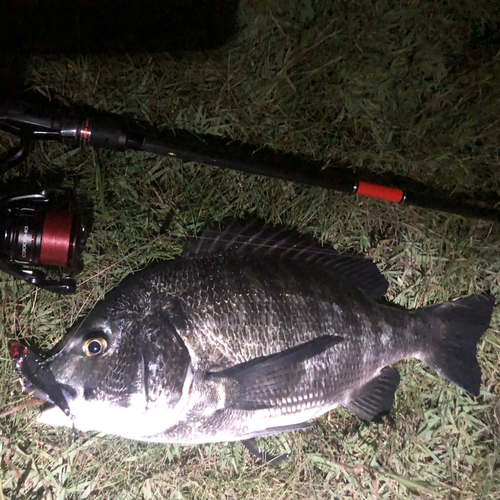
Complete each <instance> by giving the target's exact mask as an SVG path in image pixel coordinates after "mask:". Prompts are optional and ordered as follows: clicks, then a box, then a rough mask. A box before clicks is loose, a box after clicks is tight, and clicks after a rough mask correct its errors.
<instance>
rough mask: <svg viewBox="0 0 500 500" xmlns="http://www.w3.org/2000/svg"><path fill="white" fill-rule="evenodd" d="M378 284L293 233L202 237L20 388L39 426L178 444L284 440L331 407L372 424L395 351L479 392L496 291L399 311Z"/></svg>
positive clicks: (123, 292)
mask: <svg viewBox="0 0 500 500" xmlns="http://www.w3.org/2000/svg"><path fill="white" fill-rule="evenodd" d="M387 288H388V282H387V280H386V279H385V277H384V276H383V275H382V273H381V272H380V270H379V269H378V267H377V265H376V264H375V263H374V262H373V261H372V260H370V259H367V258H365V257H363V256H359V255H346V254H339V253H337V252H336V251H335V250H334V249H333V247H330V246H328V245H325V246H322V245H320V244H319V243H318V242H317V241H314V240H311V239H310V238H308V237H304V236H301V235H300V234H298V233H296V232H295V231H293V230H291V229H286V228H275V227H270V226H265V225H264V226H260V225H258V224H255V223H252V224H247V225H241V224H240V225H236V224H233V225H231V226H230V227H228V228H227V229H226V230H214V229H207V230H205V231H203V232H202V233H201V234H200V235H198V236H197V237H194V238H190V239H189V240H188V241H187V243H186V245H185V248H184V252H183V254H182V255H180V256H178V257H176V258H174V259H172V260H169V261H164V262H162V263H160V264H158V265H156V266H153V267H151V268H148V269H146V270H142V271H140V272H138V273H136V274H134V275H132V276H129V277H127V278H125V279H124V280H123V281H122V282H121V284H119V285H118V286H117V287H116V288H115V289H114V290H112V291H111V292H109V293H108V294H107V295H106V296H105V297H104V299H103V300H102V301H101V302H100V303H98V304H97V305H96V306H95V307H94V308H93V309H92V310H91V311H90V312H89V313H88V314H87V315H86V316H85V317H84V318H83V319H81V320H80V321H79V322H78V323H77V324H75V325H74V326H73V327H72V328H71V329H70V330H69V332H68V333H67V334H66V335H65V337H64V338H63V339H62V341H61V342H60V343H59V344H58V345H56V347H55V348H54V349H53V351H52V352H51V353H49V355H48V356H47V357H46V359H43V360H41V361H39V362H37V366H41V367H42V368H41V370H42V371H41V372H40V373H41V375H42V376H39V377H38V379H37V380H31V385H32V386H35V387H36V385H37V383H39V381H40V379H43V381H45V382H46V385H47V386H48V388H47V387H46V388H45V389H44V390H41V391H39V392H40V393H42V394H43V392H45V393H46V394H48V395H49V396H50V395H52V399H55V400H56V401H55V403H56V404H53V405H51V406H50V407H49V408H47V409H45V410H44V411H43V412H42V413H41V414H40V416H39V417H38V421H39V422H40V423H43V424H47V425H52V426H60V425H62V426H67V427H72V428H75V429H78V430H81V431H100V432H103V433H106V434H112V435H118V436H122V437H125V438H129V439H134V440H140V441H146V442H158V443H181V444H201V443H213V442H227V441H243V442H249V440H252V439H255V438H259V437H262V436H268V435H272V434H277V433H281V432H292V431H298V430H302V429H306V428H308V427H310V425H311V422H312V421H313V420H314V419H316V418H318V417H320V416H321V415H323V414H325V413H327V412H329V411H331V410H334V409H335V408H338V407H341V408H344V409H347V410H349V411H351V412H353V413H355V414H356V415H357V416H358V417H360V418H361V419H363V420H366V421H374V420H378V419H380V418H381V416H383V415H385V414H387V413H389V412H390V410H391V408H392V406H393V403H394V397H395V392H396V389H397V388H398V385H399V382H400V375H399V373H398V371H397V370H396V369H395V368H393V367H391V365H393V364H394V363H397V362H399V361H401V360H405V359H409V358H416V359H418V360H420V361H421V362H423V363H424V364H425V365H426V366H427V367H429V368H430V369H431V370H433V371H435V372H437V373H438V374H439V375H441V376H442V377H444V378H445V379H447V380H449V381H451V382H453V383H454V384H456V385H457V386H459V387H460V388H462V389H464V390H465V391H467V392H468V393H470V394H471V395H473V396H477V395H479V393H480V387H481V369H480V366H479V364H478V361H477V358H476V349H477V343H478V341H479V339H480V338H481V336H482V335H483V334H484V333H485V331H486V330H487V329H488V327H489V324H490V321H491V315H492V310H493V307H494V302H495V299H494V297H493V296H491V295H489V294H482V295H471V296H468V297H465V298H459V299H457V300H454V301H451V302H447V303H443V304H438V305H431V306H426V307H422V308H417V309H413V310H407V309H404V308H401V307H396V306H395V305H394V304H390V303H388V302H387V301H386V300H385V299H383V296H384V295H385V294H386V292H387ZM24 375H26V376H28V377H30V373H29V372H28V373H25V374H24ZM48 399H50V398H48Z"/></svg>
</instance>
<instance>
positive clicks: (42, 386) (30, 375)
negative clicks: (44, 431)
mask: <svg viewBox="0 0 500 500" xmlns="http://www.w3.org/2000/svg"><path fill="white" fill-rule="evenodd" d="M9 354H10V356H11V358H12V359H13V360H14V362H15V371H16V373H17V374H18V376H19V381H20V383H21V387H22V389H23V392H24V393H27V394H32V395H33V396H34V397H36V398H38V399H41V400H42V401H46V402H47V403H49V404H51V405H53V406H54V407H58V408H60V409H61V410H62V411H63V413H64V414H65V415H66V416H67V417H69V416H71V411H70V407H69V402H70V401H72V400H74V399H75V398H76V397H77V394H78V391H77V390H76V389H75V388H73V387H71V386H69V385H66V384H60V383H59V382H57V380H56V379H55V377H54V374H53V373H52V371H51V370H50V366H49V363H48V361H49V360H42V359H41V358H40V357H38V356H37V355H36V354H35V353H34V352H33V351H32V350H31V349H29V348H28V347H26V346H23V345H22V344H20V343H18V342H10V344H9Z"/></svg>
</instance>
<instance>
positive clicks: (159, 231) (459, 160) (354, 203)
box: [0, 0, 500, 500]
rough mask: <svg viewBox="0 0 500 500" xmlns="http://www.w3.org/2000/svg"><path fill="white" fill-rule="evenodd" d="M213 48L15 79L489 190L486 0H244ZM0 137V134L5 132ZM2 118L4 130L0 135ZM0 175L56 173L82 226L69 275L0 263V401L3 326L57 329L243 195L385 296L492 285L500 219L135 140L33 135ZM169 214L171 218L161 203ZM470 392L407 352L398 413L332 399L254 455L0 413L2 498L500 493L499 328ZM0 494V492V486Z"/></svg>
mask: <svg viewBox="0 0 500 500" xmlns="http://www.w3.org/2000/svg"><path fill="white" fill-rule="evenodd" d="M241 3H242V5H241V8H240V13H239V15H240V20H241V28H240V29H239V31H238V33H237V34H236V35H235V36H234V37H233V39H231V40H230V41H229V42H228V43H227V44H226V45H225V46H224V47H222V48H219V49H216V50H211V51H199V52H188V53H184V54H179V53H175V54H169V53H158V54H137V55H127V54H115V55H100V56H74V57H68V56H45V57H42V56H37V57H35V56H33V57H31V58H30V59H29V61H28V64H27V73H26V83H27V85H28V86H29V87H30V88H32V89H33V90H35V91H37V92H39V93H41V94H47V92H48V89H50V93H51V94H50V95H51V96H53V95H55V94H57V95H58V96H59V98H60V99H63V101H67V102H69V103H78V104H86V105H90V106H93V107H95V108H98V109H103V110H107V111H111V112H117V113H127V114H131V115H133V116H135V117H137V118H140V119H144V120H147V121H149V122H151V123H153V124H155V125H158V126H159V127H172V128H175V127H181V128H186V129H188V130H191V131H193V132H195V133H210V134H216V135H226V136H229V137H233V138H235V139H240V140H244V141H248V142H252V143H255V144H264V145H269V146H272V147H275V148H278V149H282V150H286V151H291V152H301V153H304V154H308V155H311V156H313V157H316V158H321V159H324V160H332V161H341V162H345V163H347V164H350V165H352V166H353V168H355V169H356V168H361V167H363V168H368V169H370V170H372V171H374V172H380V171H387V172H391V173H397V174H403V175H407V176H409V177H411V178H414V179H417V180H421V181H423V182H425V183H427V184H429V185H430V186H432V187H433V188H435V189H445V190H449V191H456V192H467V193H469V194H470V195H471V196H477V197H480V196H481V194H482V193H484V192H490V191H491V192H494V193H496V194H499V184H498V181H499V173H498V172H500V170H499V166H500V165H499V158H498V152H499V151H500V141H499V139H498V137H499V136H500V122H499V119H498V116H500V87H499V83H498V82H499V81H500V80H499V76H500V73H499V71H500V56H499V54H498V50H499V48H500V43H499V42H500V40H499V37H498V34H497V33H498V27H499V24H500V16H499V10H498V8H497V7H495V6H493V5H492V4H491V3H490V2H486V1H475V2H472V1H465V2H449V3H447V4H446V5H444V4H443V3H442V2H438V1H428V2H418V1H415V2H400V3H397V2H389V1H377V2H365V1H360V2H343V1H340V2H329V1H319V0H318V1H313V0H295V1H293V2H285V1H282V0H269V1H252V2H250V1H248V2H247V1H242V2H241ZM4 137H5V140H3V138H4ZM10 140H11V138H10V137H6V136H2V144H10V143H9V141H10ZM6 180H15V181H18V182H25V183H28V182H29V183H30V184H29V186H30V188H31V189H34V188H33V186H38V185H43V186H47V185H57V184H61V183H62V184H63V185H64V186H66V187H71V188H74V189H75V190H76V192H77V193H78V195H79V197H80V198H81V199H86V200H89V203H90V204H91V205H92V207H93V212H94V227H93V231H92V233H91V235H90V238H89V242H88V246H87V251H86V253H85V255H84V264H85V268H84V271H83V273H81V274H80V275H78V280H79V283H80V285H79V288H78V293H77V294H76V295H75V296H71V297H60V298H55V297H54V296H53V295H51V294H49V293H47V292H44V291H41V290H37V289H35V288H33V287H30V286H28V285H25V284H24V283H20V282H15V281H13V280H12V279H10V277H9V276H6V275H2V277H1V281H0V290H1V294H2V295H1V297H2V298H1V300H2V307H1V309H0V314H1V322H0V335H1V339H2V342H1V354H0V388H1V389H0V407H1V408H2V409H5V410H7V409H11V408H14V407H15V406H16V405H19V404H21V403H23V402H25V401H27V400H28V399H29V398H28V397H27V396H25V395H23V394H21V392H20V388H19V385H18V383H17V381H16V380H15V377H14V376H13V372H12V364H11V362H10V360H9V359H8V354H7V349H6V341H7V339H20V340H23V341H25V342H28V343H30V344H36V345H39V346H41V347H42V348H47V349H48V348H50V347H51V346H52V345H53V344H54V343H55V342H56V341H57V340H59V339H60V338H61V337H62V336H63V335H64V333H65V331H66V330H67V328H68V327H69V326H70V325H71V324H72V323H73V322H74V321H76V319H77V318H78V317H80V316H81V315H82V314H83V313H84V312H85V311H86V310H88V309H90V308H92V306H93V305H94V304H95V303H96V302H97V301H98V300H99V299H101V298H102V297H103V295H104V293H105V292H106V291H108V290H110V289H111V288H113V287H114V286H115V285H116V284H118V283H119V282H120V281H121V280H122V279H123V278H124V277H125V276H126V275H127V274H129V273H131V272H133V271H135V270H138V269H141V268H143V267H145V266H146V265H148V264H149V263H150V262H152V261H154V260H157V259H164V258H171V257H172V256H173V255H175V254H177V253H179V252H180V250H181V247H182V240H183V238H184V235H185V234H186V232H187V231H188V230H190V229H192V228H193V227H198V226H200V225H203V223H205V222H207V221H213V220H221V219H223V218H225V217H227V216H228V215H231V216H233V215H236V216H239V215H244V214H248V213H252V214H255V215H258V216H260V217H262V218H264V219H265V220H267V221H270V222H273V223H285V224H288V225H291V226H293V227H295V228H297V229H299V230H300V231H302V232H305V233H309V234H311V235H314V236H316V237H318V238H319V239H321V240H322V241H324V242H330V243H331V244H333V245H334V246H335V247H336V248H337V249H339V250H341V251H345V250H355V251H358V252H362V253H364V254H367V255H370V256H372V257H373V258H374V259H375V260H376V261H377V263H378V264H379V266H380V268H381V270H382V271H383V272H384V274H385V276H386V277H387V278H388V280H389V282H390V289H389V292H388V298H389V299H390V300H392V301H394V302H396V303H398V304H401V305H403V306H405V307H409V308H413V307H419V306H423V305H426V304H432V303H438V302H443V301H446V300H450V299H452V298H455V297H459V296H464V295H467V294H470V293H475V292H481V291H485V290H490V291H491V293H493V294H494V295H495V296H496V297H497V298H499V297H500V277H499V276H500V274H499V272H500V259H499V253H498V248H499V247H500V234H499V226H498V224H494V223H490V222H485V221H480V220H471V219H465V218H461V217H458V216H451V215H446V214H441V213H437V212H431V211H426V210H423V209H418V208H414V207H407V206H406V207H405V206H390V205H387V204H385V203H383V202H379V201H375V200H364V199H356V198H354V197H349V196H344V195H340V194H338V193H333V192H327V191H324V190H321V189H319V188H311V187H305V186H299V185H294V184H292V183H288V182H283V181H278V180H273V179H264V178H260V177H255V176H250V175H244V174H241V173H238V172H232V171H222V170H218V169H216V168H213V167H208V166H204V165H197V164H184V165H183V164H182V163H181V162H179V161H177V160H172V159H169V158H158V157H155V156H153V155H147V154H143V153H135V152H127V153H111V152H105V151H95V150H89V149H85V150H84V149H81V150H80V149H73V148H72V147H71V146H68V145H63V144H58V143H46V144H39V145H37V146H36V147H35V148H34V151H33V154H32V155H31V156H30V159H29V161H28V162H26V163H25V164H23V165H21V166H20V167H19V168H17V169H16V170H15V171H13V172H12V173H11V174H9V177H8V178H7V179H6ZM170 219H171V224H170V226H169V227H168V230H165V221H166V220H170ZM478 358H479V361H480V364H481V367H482V371H483V384H482V389H481V396H480V397H479V398H477V399H476V400H473V399H471V398H470V397H469V396H467V395H466V394H465V393H464V392H463V391H461V390H459V389H457V388H455V387H454V386H452V385H451V384H449V383H447V382H446V381H443V380H442V379H440V378H438V376H437V375H435V374H434V373H431V372H430V371H428V370H426V369H425V368H424V367H423V366H422V365H421V364H419V363H418V362H416V361H411V362H408V363H401V364H400V366H398V368H399V369H400V371H401V375H402V384H401V386H400V388H399V390H398V392H397V395H396V402H395V407H394V410H393V412H392V413H391V416H390V417H389V418H387V419H386V420H384V421H383V423H381V424H378V425H367V424H365V423H363V422H361V421H360V420H359V419H358V418H357V417H355V416H353V415H351V414H349V413H347V412H344V411H336V412H332V413H331V414H329V415H327V416H325V417H323V418H321V419H319V420H317V421H316V422H315V425H314V427H313V428H312V429H311V430H308V431H305V432H302V433H296V434H293V435H285V436H277V437H275V438H270V439H268V440H266V441H265V443H263V444H264V445H265V446H269V447H270V448H272V449H275V450H276V451H278V452H281V453H282V452H285V451H289V450H291V453H292V455H291V459H290V460H289V461H288V462H287V463H286V464H284V465H283V466H281V467H280V468H272V467H269V466H262V465H259V464H257V463H256V462H255V460H254V459H253V458H252V457H251V456H249V455H248V453H247V451H246V450H245V449H244V448H243V447H242V446H241V445H240V444H238V443H236V444H217V445H206V446H194V447H187V446H166V445H156V444H143V443H137V442H132V441H127V440H125V439H119V438H114V437H111V436H103V435H95V434H77V435H76V436H72V435H71V432H70V431H66V430H58V429H50V428H46V427H42V426H39V425H37V424H35V423H34V422H35V416H36V413H37V410H36V409H32V408H26V409H24V410H22V411H17V412H15V413H14V414H12V415H10V416H8V417H6V418H2V419H0V453H1V457H2V460H1V468H0V481H1V484H2V488H1V489H0V491H2V492H3V493H2V495H3V498H5V499H17V500H21V499H38V498H40V499H50V500H52V499H54V500H55V499H57V500H60V499H61V500H62V499H76V498H78V499H79V498H96V499H111V498H113V499H159V498H162V499H163V498H168V499H179V500H180V499H221V498H223V499H226V500H230V499H231V500H232V499H239V498H245V497H246V498H255V499H268V498H273V499H287V500H288V499H302V498H304V499H305V498H307V499H309V498H318V499H337V498H338V499H353V500H357V499H365V498H366V499H413V500H417V499H419V500H420V499H434V498H442V499H464V500H465V499H489V500H493V499H498V498H500V493H499V491H500V452H499V451H498V450H500V420H499V419H500V399H499V396H500V382H499V381H500V369H499V366H500V333H499V316H498V312H497V311H495V314H494V317H493V321H492V328H491V329H490V330H489V331H488V333H487V334H486V335H485V336H484V337H483V339H482V341H481V342H480V344H479V348H478ZM0 498H2V497H1V496H0Z"/></svg>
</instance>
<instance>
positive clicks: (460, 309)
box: [417, 295, 495, 396]
mask: <svg viewBox="0 0 500 500" xmlns="http://www.w3.org/2000/svg"><path fill="white" fill-rule="evenodd" d="M494 303H495V299H494V297H492V296H491V295H471V296H469V297H465V298H463V299H458V300H455V301H453V302H447V303H445V304H439V305H436V306H430V307H425V308H423V309H422V310H421V314H422V315H424V316H426V317H427V318H426V319H427V321H425V324H426V325H427V329H428V332H429V333H428V334H427V339H428V341H427V346H426V347H427V348H426V349H425V350H422V351H421V352H420V353H419V355H418V356H417V357H418V358H419V359H420V360H421V361H423V362H424V363H425V364H426V365H427V366H429V368H432V369H433V370H434V371H436V372H437V373H439V374H440V375H441V376H443V377H444V378H446V379H447V380H449V381H451V382H453V383H455V384H456V385H458V386H459V387H462V388H463V389H465V390H466V391H467V392H469V393H470V394H472V395H474V396H479V389H480V386H481V369H480V368H479V364H478V362H477V358H476V344H477V343H478V342H479V339H480V338H481V336H482V335H483V334H484V332H485V331H486V330H487V329H488V327H489V325H490V320H491V314H492V310H493V305H494Z"/></svg>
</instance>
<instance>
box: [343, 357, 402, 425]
mask: <svg viewBox="0 0 500 500" xmlns="http://www.w3.org/2000/svg"><path fill="white" fill-rule="evenodd" d="M399 380H400V377H399V372H398V371H397V370H395V369H394V368H389V367H387V366H386V367H385V368H382V370H381V371H380V373H379V375H378V376H377V377H375V378H374V379H372V380H370V382H368V383H367V384H366V385H364V386H363V387H362V388H361V389H360V390H359V391H358V393H357V394H356V395H355V396H354V398H353V399H352V400H351V401H350V402H349V403H348V404H347V405H346V408H347V409H348V410H350V411H352V412H353V413H355V414H356V415H357V416H358V417H360V418H362V419H363V420H368V421H372V420H376V419H377V418H379V417H381V416H382V415H385V414H387V413H389V412H390V411H391V408H392V404H393V403H394V393H395V392H396V389H397V387H398V384H399Z"/></svg>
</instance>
